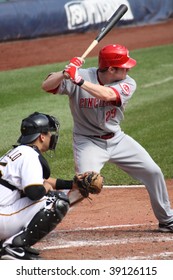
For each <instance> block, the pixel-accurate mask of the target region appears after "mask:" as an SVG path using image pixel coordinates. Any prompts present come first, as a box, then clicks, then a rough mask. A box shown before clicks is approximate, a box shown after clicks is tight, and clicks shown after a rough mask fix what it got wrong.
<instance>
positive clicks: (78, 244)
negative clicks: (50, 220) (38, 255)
mask: <svg viewBox="0 0 173 280" xmlns="http://www.w3.org/2000/svg"><path fill="white" fill-rule="evenodd" d="M155 225H156V224H154V223H152V224H150V226H155ZM143 226H148V223H144V224H126V225H125V224H124V225H113V226H100V227H88V228H77V229H74V230H60V231H59V232H61V233H63V232H66V233H67V232H68V233H71V232H81V231H96V230H103V229H114V228H115V229H117V228H120V229H121V228H135V227H143ZM57 240H58V238H57ZM171 241H173V236H172V237H170V236H167V237H166V236H165V235H164V236H163V235H162V236H152V237H141V236H140V237H135V238H130V237H128V238H118V239H117V238H116V239H115V238H114V239H112V238H111V239H110V238H108V239H104V241H101V240H82V241H79V240H77V241H67V240H58V244H57V245H54V246H53V245H51V246H44V247H43V248H39V249H40V250H41V251H44V250H58V249H68V248H82V247H88V246H90V247H100V246H102V247H106V246H113V245H120V244H121V245H128V244H139V243H140V244H141V243H148V242H157V243H158V242H165V243H166V242H171ZM39 247H40V246H39ZM171 256H173V252H161V253H158V254H157V253H155V254H151V255H140V256H127V257H125V258H119V259H123V260H139V259H140V260H145V259H146V260H152V259H156V258H165V259H166V258H168V257H171ZM111 259H117V258H116V256H115V258H111Z"/></svg>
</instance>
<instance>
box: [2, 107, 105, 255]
mask: <svg viewBox="0 0 173 280" xmlns="http://www.w3.org/2000/svg"><path fill="white" fill-rule="evenodd" d="M58 134H59V122H58V120H57V119H56V118H55V117H53V116H49V115H46V114H43V113H39V112H35V113H33V114H31V115H29V116H28V117H26V118H25V119H23V120H22V123H21V136H20V137H19V139H18V143H17V145H15V146H13V148H12V149H11V150H10V151H8V152H7V153H6V154H4V155H3V156H2V157H1V158H0V258H1V259H2V260H35V259H39V258H40V257H39V252H38V251H37V250H35V249H34V248H33V247H31V246H32V245H34V244H36V243H37V242H38V241H40V239H42V238H43V237H45V236H46V235H47V234H48V233H49V232H50V231H52V230H53V229H54V228H55V227H56V226H57V225H58V224H59V223H60V222H61V221H62V220H63V218H64V216H65V215H66V214H67V212H68V209H69V207H70V206H71V205H72V204H74V203H76V202H78V201H80V200H81V199H83V197H88V196H89V193H99V192H100V190H101V187H102V180H101V179H102V177H101V176H100V175H99V174H95V173H92V172H89V173H85V174H80V175H75V177H74V180H71V181H65V180H62V179H53V178H49V177H50V168H49V165H48V162H47V161H46V159H45V158H44V157H43V153H44V152H46V151H48V150H50V151H55V148H56V145H57V141H58ZM60 189H65V190H66V191H67V190H68V192H69V193H68V194H65V192H64V191H63V192H62V191H60ZM74 191H75V192H77V193H78V195H77V196H76V195H74Z"/></svg>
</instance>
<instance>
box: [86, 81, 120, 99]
mask: <svg viewBox="0 0 173 280" xmlns="http://www.w3.org/2000/svg"><path fill="white" fill-rule="evenodd" d="M81 87H82V88H83V89H84V90H86V91H87V92H89V93H90V94H91V95H93V96H94V97H96V98H98V99H101V100H105V101H115V100H116V95H115V92H114V91H113V90H112V89H111V88H110V87H105V86H102V85H96V84H93V83H90V82H88V81H84V83H83V85H82V86H81Z"/></svg>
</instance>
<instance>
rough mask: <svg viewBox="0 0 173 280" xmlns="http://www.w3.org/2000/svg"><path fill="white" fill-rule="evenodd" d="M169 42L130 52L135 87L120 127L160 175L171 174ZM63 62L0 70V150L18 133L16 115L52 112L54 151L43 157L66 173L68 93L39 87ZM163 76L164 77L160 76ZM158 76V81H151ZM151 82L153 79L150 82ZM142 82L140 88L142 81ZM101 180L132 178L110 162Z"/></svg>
mask: <svg viewBox="0 0 173 280" xmlns="http://www.w3.org/2000/svg"><path fill="white" fill-rule="evenodd" d="M172 54H173V45H168V46H160V47H154V48H146V49H140V50H136V51H133V52H131V56H132V57H134V58H135V59H136V60H137V62H138V64H137V66H136V67H135V68H134V69H132V70H131V72H130V75H131V76H132V77H134V78H135V80H136V82H137V85H138V88H137V91H136V93H135V94H134V96H133V98H132V99H131V100H130V102H129V104H128V106H127V108H126V111H125V119H124V121H123V122H122V125H121V126H122V129H123V130H124V131H125V132H126V133H128V134H129V135H131V136H132V137H133V138H134V139H136V140H137V141H138V142H140V143H141V144H142V145H143V146H144V147H145V148H146V150H147V151H148V152H149V153H150V155H151V156H152V157H153V159H154V160H155V161H156V162H157V164H158V165H159V166H160V167H161V169H162V171H163V173H164V176H165V178H172V177H173V79H172V78H173V55H172ZM65 65H66V62H64V63H61V64H52V65H45V66H37V67H29V68H24V69H19V70H13V71H3V72H0V85H1V86H0V100H1V102H0V117H1V129H0V130H1V137H0V154H1V155H2V154H3V153H4V152H5V151H6V150H8V149H9V148H10V147H11V145H12V144H14V143H15V142H16V140H17V138H18V137H19V135H20V123H21V120H22V118H24V117H26V116H27V115H29V114H30V113H32V112H34V111H40V112H44V113H48V114H52V115H55V116H57V117H58V119H59V121H60V123H61V128H60V138H59V143H58V146H57V151H56V157H54V158H52V159H50V158H49V157H48V156H47V155H46V157H47V159H48V161H49V163H50V166H51V169H52V176H59V177H62V178H64V179H70V178H72V177H73V175H74V160H73V153H72V126H73V122H72V117H71V113H70V109H69V106H68V97H66V96H53V95H50V94H47V93H45V92H43V91H42V90H41V83H42V81H43V79H44V78H45V77H46V75H47V74H48V73H49V72H51V71H56V70H57V71H58V70H60V69H63V67H64V66H65ZM90 65H92V66H94V65H95V66H96V65H97V58H87V59H86V63H85V67H88V66H90ZM167 78H169V79H170V80H169V79H168V80H166V79H167ZM157 82H159V84H157ZM151 83H154V84H153V85H152V84H151ZM146 85H148V87H146V88H145V86H146ZM102 173H103V175H104V176H105V183H106V184H134V183H135V184H136V183H138V182H137V181H135V180H133V179H132V178H131V177H129V176H128V175H127V174H125V173H124V172H122V171H121V170H119V169H118V168H117V167H115V166H114V165H111V164H108V163H107V164H106V165H105V167H104V168H103V170H102Z"/></svg>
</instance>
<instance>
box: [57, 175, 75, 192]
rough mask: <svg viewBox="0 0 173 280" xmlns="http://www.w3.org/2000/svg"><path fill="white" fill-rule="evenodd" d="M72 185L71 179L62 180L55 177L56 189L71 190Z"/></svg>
mask: <svg viewBox="0 0 173 280" xmlns="http://www.w3.org/2000/svg"><path fill="white" fill-rule="evenodd" d="M72 187H73V181H72V180H62V179H59V178H57V179H56V189H57V190H71V189H72Z"/></svg>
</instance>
